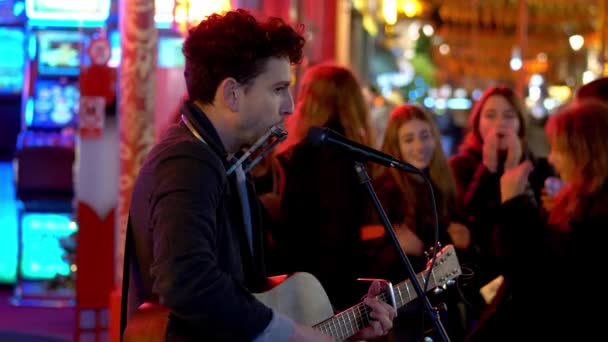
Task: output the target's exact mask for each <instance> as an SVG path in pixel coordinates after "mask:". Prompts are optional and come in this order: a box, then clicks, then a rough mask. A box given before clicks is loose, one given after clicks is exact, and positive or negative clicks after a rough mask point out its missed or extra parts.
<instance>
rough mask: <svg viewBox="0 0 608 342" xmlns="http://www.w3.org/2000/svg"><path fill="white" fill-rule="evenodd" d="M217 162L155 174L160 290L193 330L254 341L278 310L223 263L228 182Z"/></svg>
mask: <svg viewBox="0 0 608 342" xmlns="http://www.w3.org/2000/svg"><path fill="white" fill-rule="evenodd" d="M214 164H216V163H214V161H213V160H211V159H210V158H207V159H205V158H201V159H195V158H193V157H191V156H179V157H174V158H171V159H169V160H165V161H163V162H161V163H160V164H158V166H157V168H156V169H155V170H154V173H155V174H154V178H155V183H156V191H155V192H154V194H153V195H152V196H151V198H150V199H149V200H150V201H151V207H152V208H153V209H152V215H151V217H150V219H151V220H152V222H151V226H152V229H153V239H154V248H153V250H154V252H153V254H154V256H153V263H152V267H151V272H152V275H153V277H154V279H155V281H154V291H155V292H156V293H158V294H159V296H160V300H161V304H163V305H165V306H167V307H169V308H170V309H171V312H172V314H173V315H175V316H177V317H179V318H180V319H182V320H184V321H186V322H187V323H188V325H189V326H191V327H194V328H195V329H213V331H214V334H215V335H217V336H231V338H234V339H238V340H252V339H253V338H255V337H256V336H257V335H258V334H259V333H260V332H262V331H263V330H264V328H265V327H266V326H267V325H268V324H269V322H270V320H271V318H272V311H271V310H270V309H269V308H268V307H266V306H265V305H264V304H262V303H261V302H259V301H258V300H256V299H255V298H254V297H253V296H252V295H251V294H250V293H249V292H248V291H247V290H246V289H245V288H243V287H242V286H241V285H240V284H239V282H238V281H237V280H236V279H234V278H233V277H232V276H231V275H230V274H227V273H225V272H224V271H223V270H222V269H220V268H219V266H218V264H217V259H216V250H217V249H218V247H217V246H216V244H217V241H218V240H219V239H218V236H217V231H216V230H217V226H218V217H217V212H218V207H219V206H220V205H221V200H222V193H223V191H224V184H225V178H224V177H223V175H222V174H221V171H220V170H221V169H220V168H219V167H218V165H214ZM234 253H237V254H238V253H239V251H238V250H235V251H234Z"/></svg>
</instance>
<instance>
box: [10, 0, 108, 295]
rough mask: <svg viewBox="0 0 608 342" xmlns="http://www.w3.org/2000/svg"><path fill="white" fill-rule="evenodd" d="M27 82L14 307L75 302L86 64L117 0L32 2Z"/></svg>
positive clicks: (19, 156)
mask: <svg viewBox="0 0 608 342" xmlns="http://www.w3.org/2000/svg"><path fill="white" fill-rule="evenodd" d="M25 8H26V15H27V18H28V21H27V50H26V51H27V54H26V65H25V69H26V73H25V75H26V80H25V86H24V89H23V94H22V113H23V115H22V131H21V133H20V134H19V137H18V140H17V152H16V155H15V161H14V165H15V171H16V197H17V200H18V203H19V212H18V226H19V230H18V238H19V243H18V254H17V284H16V287H15V295H14V297H13V298H12V299H11V303H12V304H14V305H34V306H46V305H48V306H68V305H73V298H74V288H73V286H72V285H73V283H72V282H71V281H70V280H72V279H73V277H72V273H73V272H74V271H75V265H74V264H73V263H72V260H71V258H70V255H71V254H73V252H74V248H75V246H74V244H73V240H74V239H71V238H70V237H72V236H73V234H74V233H75V232H76V231H77V224H76V223H75V220H74V217H73V214H74V204H73V202H74V176H73V175H74V172H73V171H74V170H73V169H74V165H75V160H76V159H77V155H76V142H77V135H76V132H77V125H78V112H79V100H80V99H79V98H80V91H79V86H78V76H79V72H80V65H81V63H87V60H86V55H87V54H86V53H85V52H84V49H85V46H86V45H87V42H88V41H89V40H90V39H91V38H92V37H93V36H94V35H95V34H96V33H97V32H98V28H100V27H103V26H104V24H105V20H106V19H107V18H108V15H109V11H110V0H95V1H94V0H89V1H53V0H25Z"/></svg>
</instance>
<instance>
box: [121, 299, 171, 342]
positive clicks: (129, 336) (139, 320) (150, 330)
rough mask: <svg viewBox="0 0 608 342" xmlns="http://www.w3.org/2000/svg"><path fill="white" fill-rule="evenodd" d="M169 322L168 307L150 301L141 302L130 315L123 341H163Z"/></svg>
mask: <svg viewBox="0 0 608 342" xmlns="http://www.w3.org/2000/svg"><path fill="white" fill-rule="evenodd" d="M168 323H169V309H167V308H166V307H164V306H162V305H160V304H152V303H143V304H142V305H141V306H140V307H139V308H138V309H137V311H135V313H134V314H133V316H131V318H130V319H129V322H128V323H127V327H126V328H125V333H124V335H123V342H165V333H166V331H167V324H168Z"/></svg>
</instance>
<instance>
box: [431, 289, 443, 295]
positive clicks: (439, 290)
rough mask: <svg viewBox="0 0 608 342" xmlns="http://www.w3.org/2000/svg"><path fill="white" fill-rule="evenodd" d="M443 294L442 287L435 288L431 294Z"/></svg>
mask: <svg viewBox="0 0 608 342" xmlns="http://www.w3.org/2000/svg"><path fill="white" fill-rule="evenodd" d="M442 292H443V288H442V287H436V288H435V289H433V293H434V294H436V295H439V294H441V293H442Z"/></svg>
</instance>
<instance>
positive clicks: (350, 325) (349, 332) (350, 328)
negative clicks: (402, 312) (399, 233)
mask: <svg viewBox="0 0 608 342" xmlns="http://www.w3.org/2000/svg"><path fill="white" fill-rule="evenodd" d="M427 274H428V272H427V271H425V272H422V273H420V274H418V275H417V276H416V278H417V279H418V282H419V283H420V285H421V286H422V288H423V289H424V287H425V286H424V280H425V279H424V278H425V277H426V275H427ZM432 275H433V274H432ZM435 286H436V285H435V279H434V277H431V278H430V280H429V286H427V288H433V287H435ZM393 292H394V293H395V304H396V305H397V308H400V307H402V306H404V305H405V304H407V303H409V302H411V301H413V300H414V299H416V298H417V297H418V295H417V294H416V291H415V289H414V288H413V285H412V282H411V281H410V280H409V279H408V280H405V281H403V282H401V283H399V284H397V285H396V286H393ZM376 299H378V300H380V301H383V302H385V303H389V304H390V299H389V298H387V296H386V294H384V293H383V294H381V295H378V296H376ZM371 311H372V310H371V308H370V307H368V306H367V305H365V304H363V303H359V304H357V305H355V306H353V307H351V308H350V309H347V310H344V311H342V312H340V313H339V314H337V315H335V316H333V317H332V318H330V319H327V320H325V321H323V322H321V323H319V324H317V325H315V326H314V327H315V328H316V329H318V330H320V331H321V332H323V333H324V334H326V335H330V336H332V337H333V338H334V339H335V340H336V341H343V340H345V339H347V338H349V337H351V336H353V335H354V334H355V333H357V332H358V331H359V330H361V329H363V328H365V327H366V326H368V325H369V324H370V317H369V313H370V312H371Z"/></svg>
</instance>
